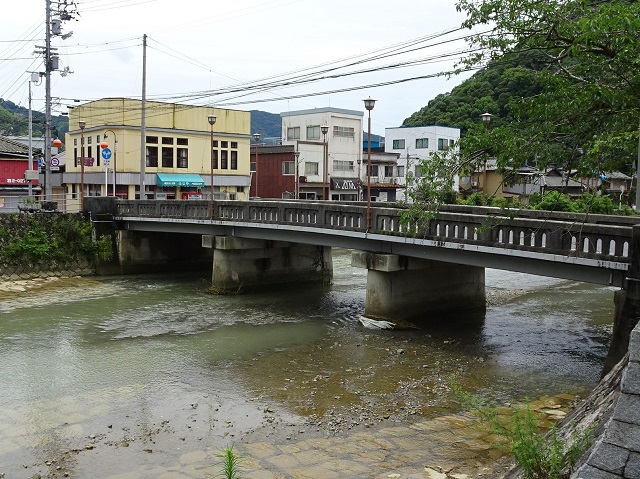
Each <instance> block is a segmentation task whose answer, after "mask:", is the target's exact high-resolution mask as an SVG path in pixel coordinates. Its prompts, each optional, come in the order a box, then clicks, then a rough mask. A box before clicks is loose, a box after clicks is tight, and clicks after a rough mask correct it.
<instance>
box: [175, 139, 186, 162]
mask: <svg viewBox="0 0 640 479" xmlns="http://www.w3.org/2000/svg"><path fill="white" fill-rule="evenodd" d="M179 141H180V139H178V142H179ZM178 144H180V143H178ZM177 152H178V168H189V150H188V149H187V148H178V149H177Z"/></svg>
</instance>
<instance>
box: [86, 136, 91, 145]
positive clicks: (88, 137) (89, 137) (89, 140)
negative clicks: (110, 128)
mask: <svg viewBox="0 0 640 479" xmlns="http://www.w3.org/2000/svg"><path fill="white" fill-rule="evenodd" d="M91 140H92V137H91V136H87V145H90V144H91Z"/></svg>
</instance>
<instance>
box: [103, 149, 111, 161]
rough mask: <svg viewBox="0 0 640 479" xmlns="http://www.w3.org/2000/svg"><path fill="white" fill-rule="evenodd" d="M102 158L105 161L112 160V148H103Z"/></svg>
mask: <svg viewBox="0 0 640 479" xmlns="http://www.w3.org/2000/svg"><path fill="white" fill-rule="evenodd" d="M102 158H104V159H105V160H108V159H110V158H111V149H110V148H103V149H102Z"/></svg>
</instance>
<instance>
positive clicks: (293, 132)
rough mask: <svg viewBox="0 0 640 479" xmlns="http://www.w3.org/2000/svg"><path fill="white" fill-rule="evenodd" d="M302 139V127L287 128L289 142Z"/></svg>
mask: <svg viewBox="0 0 640 479" xmlns="http://www.w3.org/2000/svg"><path fill="white" fill-rule="evenodd" d="M299 139H300V127H299V126H292V127H289V128H287V140H299Z"/></svg>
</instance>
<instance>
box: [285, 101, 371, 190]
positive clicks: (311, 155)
mask: <svg viewBox="0 0 640 479" xmlns="http://www.w3.org/2000/svg"><path fill="white" fill-rule="evenodd" d="M363 116H364V113H363V112H361V111H354V110H344V109H340V108H332V107H326V108H316V109H312V110H298V111H288V112H284V113H281V114H280V117H281V118H282V144H283V145H294V146H295V147H296V151H298V152H299V153H300V155H299V157H298V162H297V165H296V166H297V168H296V170H297V171H295V172H291V173H290V174H296V175H297V176H298V179H299V182H298V197H299V198H302V199H325V198H330V199H332V200H342V201H356V200H357V199H358V194H359V191H360V187H361V184H360V180H359V178H360V173H361V166H362V118H363ZM323 131H326V133H323ZM325 146H326V151H325ZM325 155H326V156H325Z"/></svg>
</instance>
